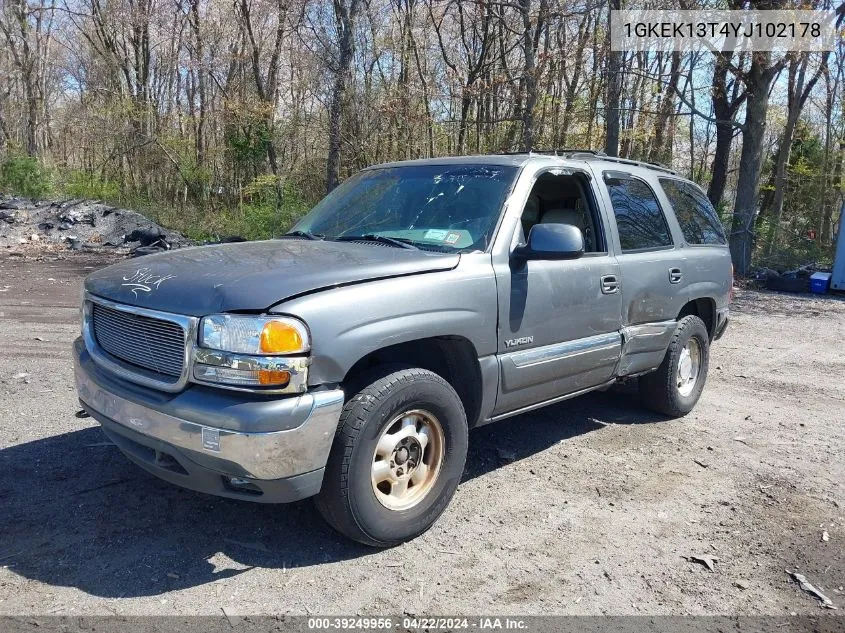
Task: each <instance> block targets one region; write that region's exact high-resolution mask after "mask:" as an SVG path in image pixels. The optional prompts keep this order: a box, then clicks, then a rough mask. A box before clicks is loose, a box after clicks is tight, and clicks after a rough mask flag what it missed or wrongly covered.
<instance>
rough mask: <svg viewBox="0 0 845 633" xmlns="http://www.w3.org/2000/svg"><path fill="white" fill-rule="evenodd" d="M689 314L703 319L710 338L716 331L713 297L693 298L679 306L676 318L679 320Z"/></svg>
mask: <svg viewBox="0 0 845 633" xmlns="http://www.w3.org/2000/svg"><path fill="white" fill-rule="evenodd" d="M690 315H695V316H697V317H698V318H699V319H701V320H702V321H704V326H705V327H706V328H707V333H708V334H709V335H710V338H711V339H712V338H713V334H715V332H716V302H715V301H713V299H708V298H706V297H705V298H702V299H693V300H692V301H689V302H687V304H686V305H684V307H683V308H681V311H680V313H679V314H678V320H679V321H680V320H681V319H683V318H684V317H685V316H690Z"/></svg>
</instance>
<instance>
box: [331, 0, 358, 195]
mask: <svg viewBox="0 0 845 633" xmlns="http://www.w3.org/2000/svg"><path fill="white" fill-rule="evenodd" d="M358 2H359V0H336V1H335V3H334V9H335V20H336V22H337V29H338V35H339V38H338V40H339V42H338V44H339V48H340V52H339V54H338V59H337V67H336V69H335V79H334V86H333V87H332V100H331V105H330V106H329V152H328V157H327V158H326V191H327V192H330V191H331V190H332V189H334V188H335V187H337V185H338V183H339V182H340V132H341V123H342V115H343V99H344V96H345V94H346V88H347V84H348V82H349V79H350V70H351V68H352V59H353V56H354V53H355V48H354V47H355V43H354V39H353V36H354V33H353V31H354V29H355V18H356V16H357V14H358Z"/></svg>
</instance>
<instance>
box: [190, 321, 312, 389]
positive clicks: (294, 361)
mask: <svg viewBox="0 0 845 633" xmlns="http://www.w3.org/2000/svg"><path fill="white" fill-rule="evenodd" d="M309 349H311V344H310V338H309V336H308V328H306V327H305V324H304V323H303V322H302V321H298V320H297V319H292V318H290V317H273V316H266V317H264V316H262V317H254V316H244V315H238V314H215V315H212V316H207V317H204V318H203V319H202V320H201V321H200V326H199V347H198V348H197V349H196V351H195V353H194V359H195V362H194V380H196V381H198V382H204V383H215V384H219V385H221V386H229V388H238V387H240V388H244V387H245V388H253V387H259V388H268V387H269V388H273V389H274V390H275V392H276V393H300V392H302V391H304V390H305V386H306V382H307V377H308V370H307V368H308V364H309V361H310V359H309V358H307V357H304V356H293V357H291V358H280V356H282V355H293V354H304V353H305V352H307V351H308V350H309Z"/></svg>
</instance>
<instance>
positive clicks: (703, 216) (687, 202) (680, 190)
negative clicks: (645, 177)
mask: <svg viewBox="0 0 845 633" xmlns="http://www.w3.org/2000/svg"><path fill="white" fill-rule="evenodd" d="M660 184H661V185H662V186H663V191H665V192H666V197H667V198H669V202H671V203H672V208H673V209H674V210H675V216H676V217H677V218H678V224H680V225H681V231H683V233H684V239H685V240H686V241H687V242H688V243H689V244H725V243H727V242H726V240H725V231H724V229H723V228H722V223H721V222H720V221H719V216H717V215H716V211H715V210H714V209H713V205H711V204H710V201H709V200H708V199H707V196H705V195H704V194H703V193H701V191H699V190H698V188H697V187H695V186H693V185H691V184H690V183H688V182H683V181H682V180H674V179H671V178H661V179H660Z"/></svg>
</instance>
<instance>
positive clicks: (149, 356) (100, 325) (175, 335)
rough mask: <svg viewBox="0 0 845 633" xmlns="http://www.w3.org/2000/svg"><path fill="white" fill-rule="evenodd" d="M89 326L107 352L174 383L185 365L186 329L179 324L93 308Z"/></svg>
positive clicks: (109, 309) (94, 306)
mask: <svg viewBox="0 0 845 633" xmlns="http://www.w3.org/2000/svg"><path fill="white" fill-rule="evenodd" d="M91 308H92V314H91V317H92V318H91V325H92V330H93V335H94V339H95V340H96V342H97V345H99V347H100V348H101V349H102V350H103V351H104V352H106V353H108V354H110V355H111V356H113V357H115V358H118V359H120V360H122V361H124V362H126V363H129V364H131V365H135V366H136V367H140V368H142V369H145V370H147V371H151V372H154V373H156V374H160V375H162V376H163V377H164V376H166V377H169V378H170V380H169V381H170V382H175V381H176V380H178V379H179V377H180V376H181V375H182V370H183V369H184V364H185V330H184V329H183V328H182V326H181V325H179V324H178V323H174V322H172V321H165V320H163V319H155V318H152V317H147V316H141V315H138V314H132V313H131V312H123V311H122V310H115V309H112V308H109V307H106V306H104V305H101V304H99V303H94V304H93V305H92V306H91Z"/></svg>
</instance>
